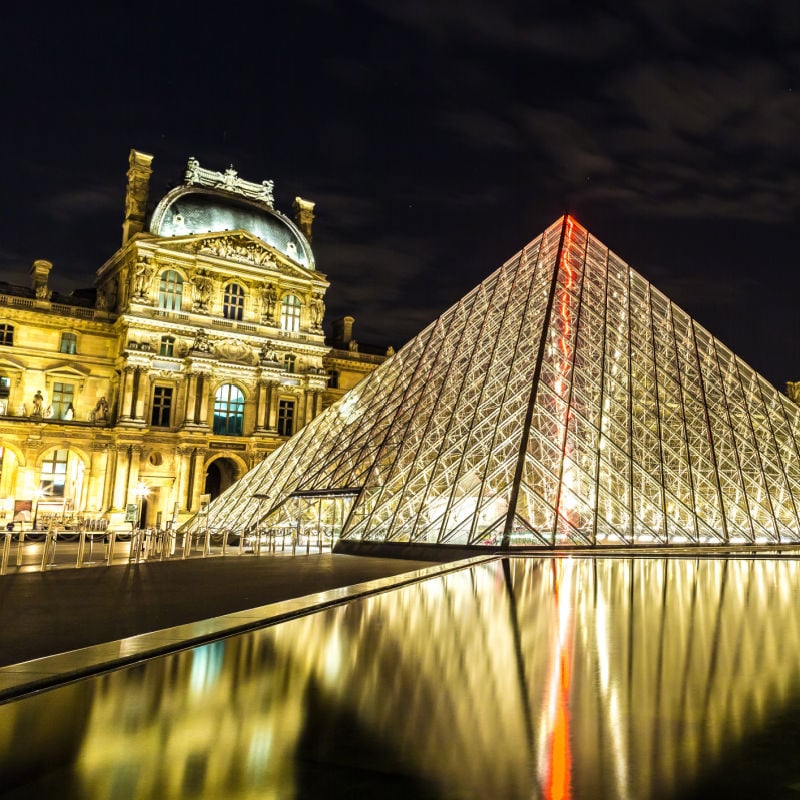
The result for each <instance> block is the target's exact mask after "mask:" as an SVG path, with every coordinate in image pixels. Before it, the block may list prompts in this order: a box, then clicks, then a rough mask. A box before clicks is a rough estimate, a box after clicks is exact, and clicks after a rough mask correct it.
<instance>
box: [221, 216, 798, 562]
mask: <svg viewBox="0 0 800 800" xmlns="http://www.w3.org/2000/svg"><path fill="white" fill-rule="evenodd" d="M799 432H800V418H799V417H798V408H797V407H796V406H795V405H794V404H793V403H792V402H791V401H789V400H788V399H787V398H786V397H784V396H783V395H781V394H780V393H779V392H777V391H776V390H775V389H774V387H772V386H771V385H770V384H769V383H768V382H767V381H766V380H765V379H764V378H762V377H761V376H760V375H758V374H757V373H755V372H754V371H753V370H752V369H751V368H750V367H748V366H747V365H746V364H745V363H744V362H742V361H741V360H740V359H739V358H737V357H736V356H735V355H734V354H733V353H732V352H731V351H730V350H728V349H727V348H726V347H725V346H723V345H722V344H721V343H720V342H719V341H717V340H716V339H715V338H714V337H713V336H711V335H710V334H709V333H708V332H707V331H705V330H704V329H703V328H702V327H700V326H699V325H697V324H696V323H695V322H694V321H693V320H692V319H691V318H690V317H689V316H688V315H687V314H685V313H684V312H683V311H681V310H680V309H679V308H677V307H676V306H675V305H674V304H673V303H672V302H671V301H670V300H669V299H668V298H666V297H665V296H664V295H663V294H661V293H660V292H658V291H657V290H656V289H655V288H654V287H652V286H651V285H650V284H649V283H648V282H647V281H646V280H644V279H643V278H642V277H641V276H640V275H638V274H637V273H636V272H634V271H633V270H632V269H631V268H630V267H629V266H628V265H627V264H625V263H624V262H623V261H622V260H621V259H619V258H618V257H617V256H616V255H615V254H614V253H612V252H610V251H609V250H608V249H607V248H606V247H605V246H603V245H602V244H601V243H600V242H598V241H597V240H596V239H594V238H593V237H592V236H590V235H589V233H588V232H587V231H586V230H585V229H584V228H582V227H581V226H580V225H579V224H578V223H577V222H575V221H574V220H573V219H572V218H570V217H565V218H564V219H562V220H559V221H558V222H556V223H555V224H554V225H553V226H551V227H550V228H549V229H548V230H546V231H545V232H544V233H543V234H542V235H541V236H539V237H538V238H537V239H535V240H534V241H533V242H531V243H530V244H529V245H528V246H527V247H525V248H524V249H523V250H522V251H521V252H520V253H518V254H517V255H515V256H514V257H513V258H511V259H510V260H509V261H508V262H506V263H505V264H504V265H503V266H502V267H501V268H500V269H499V270H498V271H497V272H495V273H494V274H493V275H491V276H490V277H489V278H487V279H486V280H485V281H484V282H483V283H481V284H480V285H479V286H477V287H476V288H475V289H473V290H472V291H471V292H470V293H469V294H467V295H466V296H465V297H463V298H462V299H461V300H460V301H459V302H458V303H456V305H454V306H453V307H452V308H451V309H449V310H448V311H447V312H446V313H445V314H443V315H442V316H441V317H440V318H439V319H438V320H436V321H435V322H434V323H433V324H431V325H430V326H429V327H428V328H426V329H425V330H424V331H422V333H420V334H419V335H418V336H417V337H416V338H415V339H413V340H412V341H411V342H409V343H408V344H407V345H406V346H405V347H403V348H402V349H401V350H400V351H399V352H398V353H397V354H396V355H395V356H394V357H393V358H391V359H390V360H389V361H387V362H386V363H385V364H383V365H382V366H381V367H380V368H379V369H378V370H376V371H375V372H374V373H372V374H371V375H370V376H368V377H367V378H366V379H364V380H363V381H362V382H361V383H360V384H359V385H358V386H357V387H355V388H354V389H353V390H352V391H351V392H349V393H348V394H347V395H346V396H345V397H344V398H343V399H342V400H341V401H339V403H337V404H336V405H334V406H332V407H331V408H329V409H327V411H326V412H325V413H323V414H322V415H321V416H319V417H317V419H315V420H314V421H313V422H312V423H311V424H310V425H309V426H307V427H306V428H305V429H304V430H302V431H301V432H300V433H299V434H297V435H296V436H295V437H294V438H293V439H291V440H290V441H289V442H287V443H286V444H285V445H284V446H283V447H281V448H280V449H279V450H277V451H276V452H275V453H273V454H272V455H271V456H269V457H268V458H267V459H266V460H265V461H264V462H263V463H262V464H260V465H259V466H258V467H256V468H255V469H254V470H252V471H251V472H250V473H248V474H247V475H246V476H245V477H244V478H242V479H241V480H240V481H239V482H238V483H237V484H235V485H234V486H232V487H231V488H230V489H229V490H228V492H226V493H225V494H224V495H222V496H221V497H220V498H218V499H217V500H216V501H215V503H214V504H213V505H212V507H211V513H210V521H211V524H212V525H213V526H220V527H227V528H231V529H233V530H240V529H242V528H246V527H248V526H252V525H253V524H255V523H256V522H261V523H263V524H265V525H267V526H276V525H277V526H280V525H285V526H295V525H300V526H305V527H306V528H308V527H309V526H310V527H312V528H313V527H315V526H316V527H320V526H321V527H324V528H325V529H326V530H328V531H330V530H333V532H334V533H341V535H342V536H343V538H351V539H369V540H386V541H406V542H408V541H410V542H440V543H446V544H465V543H466V544H492V543H497V544H499V543H505V544H509V545H511V546H515V545H569V544H600V545H602V544H614V545H620V544H639V543H649V544H658V543H662V544H685V543H689V542H696V543H701V544H702V543H707V544H714V543H721V542H732V543H736V542H739V543H745V542H761V543H771V542H777V541H784V542H785V541H798V540H800V525H798V505H799V504H800V456H799V455H798V441H797V438H798V433H799Z"/></svg>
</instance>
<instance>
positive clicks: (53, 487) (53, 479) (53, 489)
mask: <svg viewBox="0 0 800 800" xmlns="http://www.w3.org/2000/svg"><path fill="white" fill-rule="evenodd" d="M68 457H69V450H53V452H52V453H51V454H50V455H49V456H48V457H47V458H46V459H45V460H44V461H42V474H41V477H40V479H39V488H40V489H41V490H42V492H43V493H44V494H45V495H47V496H48V497H63V496H64V484H65V483H66V481H67V459H68Z"/></svg>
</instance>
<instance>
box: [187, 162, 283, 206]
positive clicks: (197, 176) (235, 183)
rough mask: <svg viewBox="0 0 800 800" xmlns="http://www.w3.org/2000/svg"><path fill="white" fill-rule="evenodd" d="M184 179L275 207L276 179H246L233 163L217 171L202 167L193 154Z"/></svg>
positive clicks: (193, 183)
mask: <svg viewBox="0 0 800 800" xmlns="http://www.w3.org/2000/svg"><path fill="white" fill-rule="evenodd" d="M184 180H185V181H186V183H187V184H189V185H192V186H208V187H210V188H212V189H222V190H224V191H226V192H231V193H232V194H240V195H242V196H244V197H249V198H250V199H252V200H258V201H259V202H261V203H265V204H266V205H268V206H269V207H270V208H273V207H274V206H273V204H274V202H275V199H274V197H273V192H274V190H275V183H274V181H261V183H253V182H251V181H246V180H244V179H243V178H240V177H239V173H238V172H237V171H236V170H235V169H234V168H233V165H232V164H231V166H230V167H228V169H226V170H225V172H217V171H215V170H211V169H205V168H204V167H201V166H200V162H199V161H198V160H197V159H196V158H195V157H194V156H192V157H191V158H189V160H188V162H187V163H186V173H185V175H184Z"/></svg>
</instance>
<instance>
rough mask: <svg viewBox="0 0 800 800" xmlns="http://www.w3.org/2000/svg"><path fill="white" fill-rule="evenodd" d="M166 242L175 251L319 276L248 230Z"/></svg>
mask: <svg viewBox="0 0 800 800" xmlns="http://www.w3.org/2000/svg"><path fill="white" fill-rule="evenodd" d="M163 246H164V248H168V249H169V250H173V251H178V252H182V253H195V254H196V255H198V256H210V257H212V258H221V259H225V260H226V261H235V262H237V263H239V264H248V265H252V266H254V267H261V268H262V269H265V270H274V271H275V272H283V273H285V274H287V275H293V276H297V277H302V278H314V277H315V273H314V272H313V271H312V270H308V269H306V268H305V267H302V266H300V265H299V264H295V263H293V262H291V261H289V260H288V258H287V256H286V255H284V254H283V253H281V252H279V251H278V250H275V249H274V248H272V247H270V246H269V245H266V244H264V242H263V241H261V239H259V238H258V237H256V236H253V235H252V234H250V233H248V232H247V231H226V232H225V233H215V234H208V235H204V236H192V237H188V236H187V237H186V238H183V237H181V238H175V239H172V240H170V241H169V243H166V242H165V243H164V245H163Z"/></svg>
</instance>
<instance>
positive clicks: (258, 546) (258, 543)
mask: <svg viewBox="0 0 800 800" xmlns="http://www.w3.org/2000/svg"><path fill="white" fill-rule="evenodd" d="M253 550H254V552H255V554H256V555H257V556H260V555H261V531H260V530H259V529H258V528H256V545H255V547H254V548H253Z"/></svg>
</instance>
